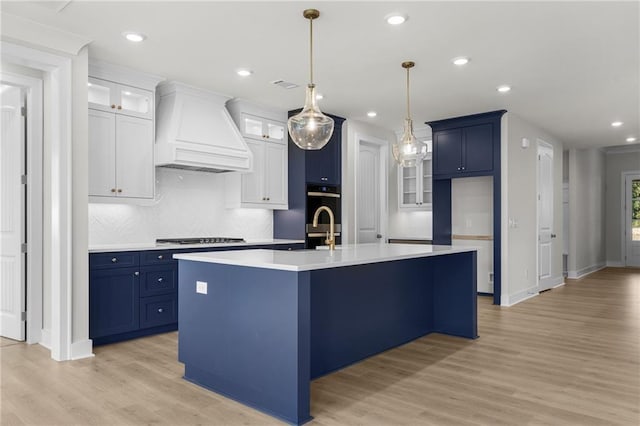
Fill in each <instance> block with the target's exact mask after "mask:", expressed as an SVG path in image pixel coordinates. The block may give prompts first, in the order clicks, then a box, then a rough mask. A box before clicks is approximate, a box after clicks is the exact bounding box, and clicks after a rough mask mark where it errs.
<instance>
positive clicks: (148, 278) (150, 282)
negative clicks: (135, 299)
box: [140, 264, 178, 297]
mask: <svg viewBox="0 0 640 426" xmlns="http://www.w3.org/2000/svg"><path fill="white" fill-rule="evenodd" d="M141 273H142V279H141V281H140V296H141V297H146V296H156V295H159V294H167V293H174V294H175V293H176V283H177V282H178V267H177V265H175V264H173V265H160V266H147V267H144V268H142V271H141Z"/></svg>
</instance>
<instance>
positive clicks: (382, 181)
mask: <svg viewBox="0 0 640 426" xmlns="http://www.w3.org/2000/svg"><path fill="white" fill-rule="evenodd" d="M354 140H355V142H356V149H355V153H354V162H353V164H354V171H353V173H354V185H353V197H354V200H355V201H354V212H353V213H354V214H353V236H354V237H353V242H354V243H355V244H357V243H358V238H359V236H358V201H357V200H358V175H359V165H360V145H362V144H363V143H366V144H368V145H375V146H377V147H378V150H379V152H380V159H379V161H380V169H379V172H380V173H379V176H378V179H379V182H378V183H379V188H380V193H379V197H380V218H379V219H380V234H381V235H382V241H384V240H385V238H386V236H387V226H388V215H389V197H388V194H389V190H388V185H389V182H388V178H387V177H388V175H389V142H388V141H386V140H384V139H380V138H376V137H373V136H367V135H362V134H359V133H356V134H355V135H354Z"/></svg>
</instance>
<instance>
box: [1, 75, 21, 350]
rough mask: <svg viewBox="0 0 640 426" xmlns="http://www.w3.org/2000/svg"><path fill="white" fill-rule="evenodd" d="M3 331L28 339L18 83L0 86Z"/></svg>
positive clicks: (19, 91) (8, 335)
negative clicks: (25, 314) (25, 313)
mask: <svg viewBox="0 0 640 426" xmlns="http://www.w3.org/2000/svg"><path fill="white" fill-rule="evenodd" d="M0 100H1V107H2V133H1V134H2V140H1V141H0V165H1V166H2V167H1V169H0V189H1V192H0V201H1V205H0V213H1V217H0V243H1V247H2V251H1V252H0V334H1V335H2V336H3V337H8V338H11V339H15V340H24V339H25V321H24V318H23V315H22V313H23V312H25V287H26V286H25V275H26V274H25V255H24V254H23V253H22V243H24V241H25V228H24V226H25V225H24V223H25V220H24V218H25V192H24V186H23V185H22V182H21V179H22V175H23V174H24V172H25V131H24V129H25V122H24V118H23V116H22V107H23V106H24V104H23V96H22V92H21V89H20V88H19V87H15V86H9V85H0Z"/></svg>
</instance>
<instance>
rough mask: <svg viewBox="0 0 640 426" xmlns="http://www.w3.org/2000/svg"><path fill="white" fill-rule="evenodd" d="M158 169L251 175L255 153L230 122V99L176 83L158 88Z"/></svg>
mask: <svg viewBox="0 0 640 426" xmlns="http://www.w3.org/2000/svg"><path fill="white" fill-rule="evenodd" d="M157 95H158V108H157V112H156V123H157V129H156V157H155V158H156V160H155V162H156V166H160V167H172V168H178V169H189V170H201V171H206V172H215V173H220V172H229V171H239V172H250V171H252V170H253V154H252V153H251V150H250V149H249V147H248V146H247V144H246V143H245V141H244V138H243V137H242V135H241V134H240V131H239V130H238V128H237V127H236V125H235V123H234V122H233V120H232V119H231V116H230V115H229V112H228V111H227V109H226V107H225V103H226V102H227V101H228V100H229V99H231V98H229V97H227V96H223V95H219V94H217V93H214V92H210V91H208V90H203V89H198V88H195V87H192V86H188V85H186V84H182V83H177V82H173V81H172V82H165V83H162V84H160V85H159V86H158V89H157Z"/></svg>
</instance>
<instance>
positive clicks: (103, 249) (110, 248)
mask: <svg viewBox="0 0 640 426" xmlns="http://www.w3.org/2000/svg"><path fill="white" fill-rule="evenodd" d="M280 244H304V240H282V239H277V240H247V241H245V242H244V243H215V244H155V243H149V244H148V245H145V244H137V243H136V244H118V245H111V244H109V245H95V246H89V253H110V252H122V251H147V250H178V249H180V250H182V249H195V248H198V249H200V248H224V247H251V246H269V245H280Z"/></svg>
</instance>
